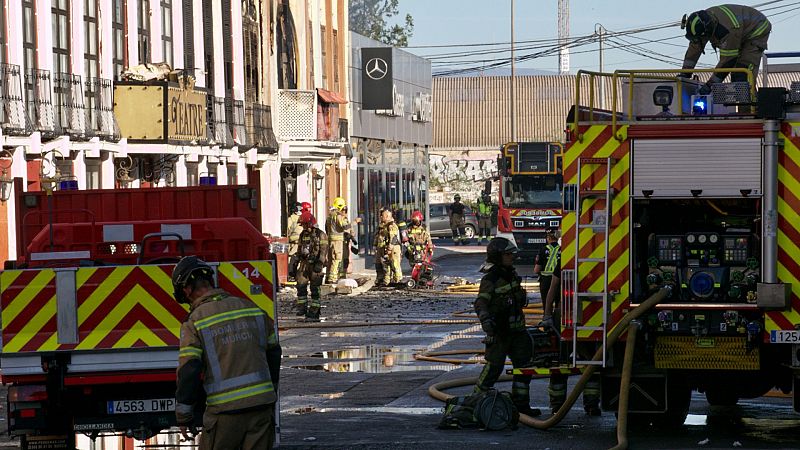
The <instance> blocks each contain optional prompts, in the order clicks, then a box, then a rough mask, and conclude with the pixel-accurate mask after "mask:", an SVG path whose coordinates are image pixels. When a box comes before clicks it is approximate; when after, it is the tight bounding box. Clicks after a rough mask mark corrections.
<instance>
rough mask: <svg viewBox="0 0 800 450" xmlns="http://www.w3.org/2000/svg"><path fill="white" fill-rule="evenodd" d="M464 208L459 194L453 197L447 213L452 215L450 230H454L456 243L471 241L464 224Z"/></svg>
mask: <svg viewBox="0 0 800 450" xmlns="http://www.w3.org/2000/svg"><path fill="white" fill-rule="evenodd" d="M464 208H465V206H464V204H463V203H461V195H459V194H456V195H455V196H454V197H453V203H452V204H450V207H448V208H447V215H448V216H450V230H451V231H452V232H453V242H454V243H455V244H456V245H459V244H463V245H467V244H468V243H469V240H468V239H467V236H466V230H465V224H464Z"/></svg>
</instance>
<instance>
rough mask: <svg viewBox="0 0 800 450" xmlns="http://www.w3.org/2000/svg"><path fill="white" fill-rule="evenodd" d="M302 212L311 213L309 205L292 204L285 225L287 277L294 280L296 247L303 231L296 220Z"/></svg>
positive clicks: (304, 203)
mask: <svg viewBox="0 0 800 450" xmlns="http://www.w3.org/2000/svg"><path fill="white" fill-rule="evenodd" d="M303 211H311V203H308V202H303V203H300V202H296V203H295V204H294V211H292V214H291V215H290V216H289V220H288V223H287V225H286V234H287V235H288V236H289V276H290V277H291V278H294V277H295V275H296V274H297V246H298V241H299V239H300V232H301V231H303V227H301V226H300V224H299V223H298V220H299V219H300V214H301V213H302V212H303Z"/></svg>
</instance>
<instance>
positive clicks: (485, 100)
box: [433, 72, 800, 151]
mask: <svg viewBox="0 0 800 450" xmlns="http://www.w3.org/2000/svg"><path fill="white" fill-rule="evenodd" d="M575 78H576V77H575V75H543V76H523V77H517V79H516V84H515V89H516V96H517V101H516V104H517V112H516V114H517V140H518V141H562V140H563V137H564V133H563V130H564V128H565V127H566V118H567V113H568V112H569V108H570V107H571V105H572V103H573V102H574V98H575ZM760 78H761V77H760V76H759V82H758V85H761V81H760ZM798 80H800V73H798V72H790V73H771V74H770V75H769V84H770V86H773V87H774V86H784V87H787V88H788V87H789V85H790V84H791V82H792V81H798ZM596 85H597V86H599V83H596ZM598 91H599V89H598V88H596V92H595V95H596V96H597V97H596V98H599V93H598ZM581 92H582V93H581V99H582V100H581V103H582V104H584V105H588V104H589V101H588V93H589V78H588V77H586V76H584V77H583V81H582V83H581ZM605 98H606V99H607V100H606V101H607V104H608V103H610V102H611V80H610V79H606V80H605ZM598 102H599V101H598V100H597V99H596V100H595V106H596V107H597V105H598ZM618 102H619V100H618ZM617 110H619V108H618V109H617ZM510 116H511V102H510V96H509V77H442V78H434V79H433V146H434V148H435V149H436V150H444V151H447V150H468V149H469V150H479V149H497V148H499V147H500V146H501V145H503V144H504V143H506V142H508V141H510V140H511V119H510Z"/></svg>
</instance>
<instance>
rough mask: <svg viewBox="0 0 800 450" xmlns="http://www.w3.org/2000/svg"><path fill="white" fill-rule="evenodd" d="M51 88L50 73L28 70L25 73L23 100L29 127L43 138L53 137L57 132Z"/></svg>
mask: <svg viewBox="0 0 800 450" xmlns="http://www.w3.org/2000/svg"><path fill="white" fill-rule="evenodd" d="M51 87H52V81H51V77H50V71H48V70H41V69H28V70H27V71H26V72H25V92H26V96H25V98H27V100H28V116H29V117H30V122H31V127H32V128H33V129H34V130H35V131H40V132H41V133H42V134H43V135H45V136H53V135H55V133H56V130H57V128H56V121H55V113H54V109H53V98H52V96H51V92H52V89H51Z"/></svg>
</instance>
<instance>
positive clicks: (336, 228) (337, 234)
mask: <svg viewBox="0 0 800 450" xmlns="http://www.w3.org/2000/svg"><path fill="white" fill-rule="evenodd" d="M325 233H327V234H328V239H329V240H330V241H331V242H337V241H344V235H345V234H350V235H352V234H353V229H352V227H351V226H350V219H348V218H347V214H345V213H343V212H341V211H339V210H338V209H335V208H334V209H332V210H331V213H330V214H329V215H328V219H327V220H326V221H325Z"/></svg>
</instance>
